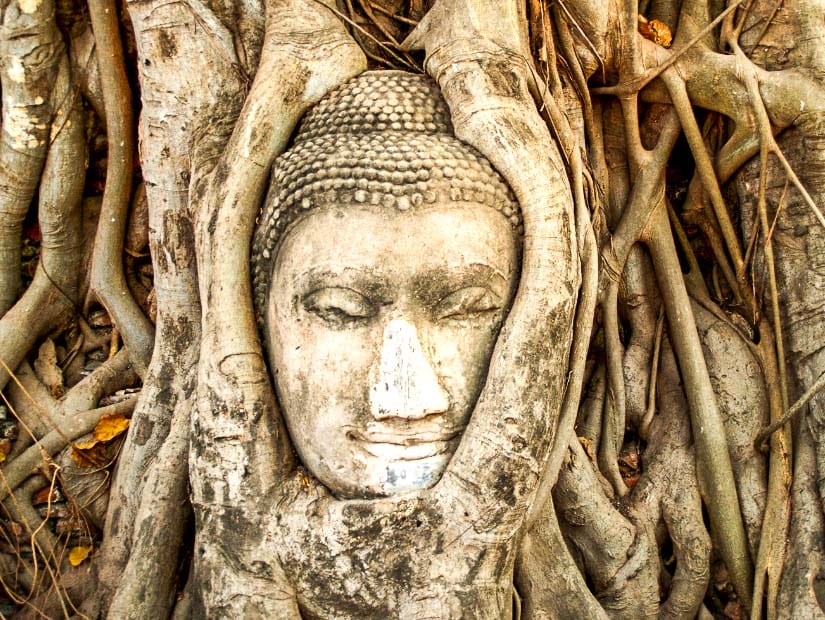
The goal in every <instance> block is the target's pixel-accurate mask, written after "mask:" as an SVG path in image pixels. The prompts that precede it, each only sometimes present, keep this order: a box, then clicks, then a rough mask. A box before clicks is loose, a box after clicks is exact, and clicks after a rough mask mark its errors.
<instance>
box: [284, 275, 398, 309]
mask: <svg viewBox="0 0 825 620" xmlns="http://www.w3.org/2000/svg"><path fill="white" fill-rule="evenodd" d="M295 284H296V285H297V288H298V290H299V291H300V292H299V295H306V294H308V293H311V292H313V291H316V290H319V289H322V288H329V287H343V288H350V289H353V290H354V291H357V292H359V293H361V294H362V295H365V296H367V297H369V298H370V299H372V300H373V301H376V302H379V303H380V302H382V301H386V300H388V299H390V297H391V294H392V287H391V286H390V283H389V282H388V281H387V280H386V278H384V277H383V276H382V275H381V274H380V273H379V272H378V270H377V269H372V268H367V269H358V268H355V267H343V268H340V269H330V268H328V267H312V268H310V269H308V270H306V271H305V272H303V273H300V274H298V275H297V276H296V277H295Z"/></svg>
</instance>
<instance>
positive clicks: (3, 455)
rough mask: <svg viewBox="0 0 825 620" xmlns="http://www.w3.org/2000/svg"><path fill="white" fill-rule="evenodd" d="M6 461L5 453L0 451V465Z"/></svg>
mask: <svg viewBox="0 0 825 620" xmlns="http://www.w3.org/2000/svg"><path fill="white" fill-rule="evenodd" d="M5 460H6V453H5V452H3V451H2V450H0V463H2V462H3V461H5Z"/></svg>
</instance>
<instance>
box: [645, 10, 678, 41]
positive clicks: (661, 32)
mask: <svg viewBox="0 0 825 620" xmlns="http://www.w3.org/2000/svg"><path fill="white" fill-rule="evenodd" d="M639 34H641V35H642V36H643V37H644V38H645V39H648V40H649V41H653V42H654V43H655V44H656V45H661V46H662V47H670V44H671V43H673V35H672V34H671V32H670V28H668V25H667V24H666V23H664V22H661V21H659V20H658V19H651V20H650V21H648V19H647V18H646V17H645V16H644V15H639Z"/></svg>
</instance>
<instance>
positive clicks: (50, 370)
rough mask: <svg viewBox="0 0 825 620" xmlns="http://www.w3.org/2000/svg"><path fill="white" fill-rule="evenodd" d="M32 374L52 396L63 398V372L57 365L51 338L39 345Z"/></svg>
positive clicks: (55, 352)
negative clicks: (35, 375) (33, 373)
mask: <svg viewBox="0 0 825 620" xmlns="http://www.w3.org/2000/svg"><path fill="white" fill-rule="evenodd" d="M34 372H35V374H37V376H38V377H39V378H40V380H41V381H42V382H43V383H44V384H45V385H46V386H47V387H48V388H49V391H51V393H52V396H54V397H55V398H61V397H62V396H63V371H62V370H61V369H60V366H58V365H57V350H56V349H55V346H54V341H53V340H52V339H51V338H46V339H45V340H44V341H43V344H41V345H40V349H39V350H38V352H37V359H36V360H35V361H34Z"/></svg>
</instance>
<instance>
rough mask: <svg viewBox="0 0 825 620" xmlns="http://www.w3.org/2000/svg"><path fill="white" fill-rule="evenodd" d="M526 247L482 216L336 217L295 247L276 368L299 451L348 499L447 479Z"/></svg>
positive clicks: (271, 315)
mask: <svg viewBox="0 0 825 620" xmlns="http://www.w3.org/2000/svg"><path fill="white" fill-rule="evenodd" d="M518 243H519V240H518V237H517V235H516V233H515V231H514V230H513V229H512V227H511V225H510V223H509V222H508V221H507V219H506V218H505V217H504V216H503V215H501V214H500V213H498V212H497V211H495V210H494V209H492V208H490V207H489V206H484V205H481V204H475V203H449V204H436V205H431V206H428V207H420V208H416V209H412V210H409V211H399V210H397V209H394V208H386V207H381V206H371V205H358V206H354V205H342V206H340V207H327V208H324V209H319V210H317V211H314V212H312V213H310V214H308V215H306V216H305V217H304V218H303V219H302V220H300V221H299V222H298V223H297V224H296V225H295V226H294V227H293V228H292V229H291V230H290V231H289V232H288V233H287V234H286V236H285V237H284V239H283V240H282V241H281V245H280V248H279V250H278V254H277V256H276V259H275V263H274V267H273V274H272V284H271V287H270V291H271V292H270V295H269V298H268V300H267V304H266V317H265V322H266V325H267V339H268V349H269V361H270V364H271V368H272V372H273V375H274V378H275V386H276V390H277V394H278V399H279V402H280V405H281V410H282V413H283V415H284V418H285V421H286V424H287V428H288V430H289V434H290V436H291V438H292V442H293V445H294V446H295V449H296V450H297V452H298V455H299V456H300V458H301V460H302V462H303V464H304V466H305V467H306V468H307V469H308V470H309V471H310V472H311V473H312V474H313V475H314V476H315V477H316V478H318V479H319V480H320V481H321V482H322V483H323V484H324V485H325V486H326V487H327V488H328V489H329V490H330V491H332V492H333V493H334V494H335V495H336V496H338V497H341V498H372V497H379V496H387V495H392V494H397V493H404V492H407V491H413V490H417V489H423V488H427V487H429V486H432V485H433V484H435V483H436V482H437V481H438V480H439V479H440V477H441V475H442V473H443V472H444V469H445V468H446V466H447V463H448V462H449V460H450V458H451V456H452V454H453V452H454V451H455V449H456V446H457V445H458V442H459V440H460V437H461V434H462V431H463V430H464V428H465V426H466V425H467V422H468V419H469V417H470V414H471V412H472V409H473V406H474V404H475V401H476V399H477V397H478V394H479V392H480V390H481V388H482V387H483V384H484V379H485V376H486V373H487V367H488V364H489V359H490V356H491V354H492V350H493V346H494V344H495V341H496V337H497V335H498V331H499V329H500V327H501V324H502V322H503V320H504V318H505V316H506V314H507V311H508V309H509V307H510V304H511V301H512V298H513V295H514V292H515V288H516V283H517V279H518V255H519V246H518Z"/></svg>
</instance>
